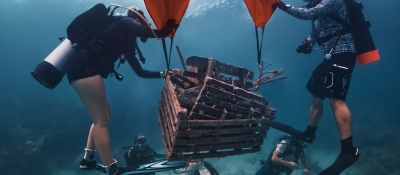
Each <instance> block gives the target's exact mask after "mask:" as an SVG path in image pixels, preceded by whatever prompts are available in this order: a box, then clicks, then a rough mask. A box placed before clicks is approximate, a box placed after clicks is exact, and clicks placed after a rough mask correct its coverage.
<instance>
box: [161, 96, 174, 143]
mask: <svg viewBox="0 0 400 175" xmlns="http://www.w3.org/2000/svg"><path fill="white" fill-rule="evenodd" d="M162 103H163V102H162V101H161V102H160V107H159V108H158V118H159V121H160V123H159V125H160V126H161V133H162V135H163V139H164V148H165V149H166V150H170V148H171V142H170V140H171V138H170V130H169V127H168V123H167V122H166V121H165V120H164V119H165V118H166V117H167V115H166V114H164V112H163V111H164V109H163V107H164V106H163V104H162Z"/></svg>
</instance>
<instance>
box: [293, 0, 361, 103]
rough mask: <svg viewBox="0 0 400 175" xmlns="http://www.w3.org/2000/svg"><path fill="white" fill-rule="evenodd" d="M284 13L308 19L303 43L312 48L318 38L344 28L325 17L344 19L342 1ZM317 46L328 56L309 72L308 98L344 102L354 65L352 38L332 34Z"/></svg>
mask: <svg viewBox="0 0 400 175" xmlns="http://www.w3.org/2000/svg"><path fill="white" fill-rule="evenodd" d="M287 13H289V14H290V15H292V16H294V17H296V18H299V19H304V20H312V30H311V33H310V35H309V37H308V39H307V40H308V41H310V42H311V43H312V44H313V45H314V44H315V43H316V42H317V40H318V38H321V37H324V36H327V35H330V34H332V33H333V32H335V31H336V32H337V31H340V30H342V29H343V28H344V26H342V25H341V24H340V23H338V22H336V21H334V20H332V19H331V18H330V17H328V16H327V15H328V14H333V15H336V16H338V17H340V18H342V19H347V12H346V5H345V3H344V2H343V0H322V1H321V2H320V3H318V4H317V5H316V6H314V7H311V8H296V7H292V6H291V7H289V8H288V9H287ZM347 21H348V20H347ZM348 22H349V21H348ZM336 42H337V43H336ZM319 44H320V45H321V49H322V51H323V54H324V55H326V54H329V53H330V54H331V55H332V57H331V58H330V59H323V61H322V63H321V64H320V65H318V67H317V68H316V69H315V70H314V71H313V75H312V76H311V78H310V80H309V81H308V83H307V89H308V91H309V92H310V93H311V94H312V95H314V96H317V97H320V98H322V99H324V98H325V97H327V98H333V99H339V100H343V101H345V100H346V96H347V91H348V89H349V85H350V78H351V74H352V73H353V68H354V66H355V63H356V49H355V46H354V40H353V36H352V34H351V33H350V32H349V33H346V34H343V35H341V36H338V35H336V37H332V38H331V39H330V40H328V41H324V42H322V43H321V42H320V43H319Z"/></svg>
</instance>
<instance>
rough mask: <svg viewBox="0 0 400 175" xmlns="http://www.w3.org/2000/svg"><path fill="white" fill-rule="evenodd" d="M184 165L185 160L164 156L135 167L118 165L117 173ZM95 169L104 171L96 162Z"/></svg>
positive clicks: (157, 169)
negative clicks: (172, 159) (171, 159)
mask: <svg viewBox="0 0 400 175" xmlns="http://www.w3.org/2000/svg"><path fill="white" fill-rule="evenodd" d="M185 166H186V161H168V160H167V159H166V158H163V159H160V160H157V161H155V162H152V163H148V164H144V165H139V166H135V167H119V171H118V173H117V175H131V174H143V173H153V172H160V171H168V170H174V169H178V168H184V167H185ZM96 169H97V170H99V171H101V172H104V173H105V169H104V168H103V166H102V165H101V164H97V168H96Z"/></svg>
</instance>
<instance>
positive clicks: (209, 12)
mask: <svg viewBox="0 0 400 175" xmlns="http://www.w3.org/2000/svg"><path fill="white" fill-rule="evenodd" d="M360 1H361V2H362V3H363V4H364V7H365V8H364V14H365V16H366V18H367V19H369V20H370V21H371V24H372V27H371V28H370V31H371V33H372V36H373V39H374V41H375V45H376V47H377V48H378V49H379V53H380V56H381V60H380V61H378V62H375V63H371V64H368V65H364V66H358V65H357V66H356V68H355V71H354V73H353V77H352V80H351V86H350V91H349V95H348V97H347V104H348V106H349V108H350V110H351V112H352V115H353V138H354V145H355V146H357V147H358V148H359V150H360V153H361V158H360V159H359V160H358V162H357V163H355V164H354V165H353V166H352V167H350V168H349V170H348V171H346V173H347V174H361V173H362V174H363V175H366V174H368V175H369V174H393V175H394V174H400V168H398V165H400V159H399V155H400V151H399V149H398V148H399V147H400V136H399V135H398V133H399V132H400V129H399V127H398V126H399V124H400V119H399V117H398V116H400V109H399V106H400V101H399V98H400V90H399V89H400V71H399V66H400V59H399V48H400V35H399V34H398V31H399V29H400V23H399V22H398V19H397V18H398V17H399V16H400V12H399V11H398V6H399V5H400V1H397V0H387V1H382V2H381V1H379V2H378V1H373V0H360ZM285 2H286V3H290V4H292V5H294V6H301V5H304V2H303V1H300V0H286V1H285ZM96 3H97V1H93V0H85V1H81V0H51V1H50V0H35V1H33V0H7V1H5V0H1V1H0V9H1V10H0V48H1V49H0V60H1V64H0V96H1V98H0V133H1V134H0V174H13V175H19V174H38V175H39V174H40V175H47V174H71V175H74V174H96V172H81V171H79V170H78V168H77V163H78V161H79V160H80V158H81V157H82V153H83V149H84V147H85V145H86V139H87V133H88V131H89V127H90V124H91V120H90V118H89V117H88V114H87V112H86V111H85V109H84V107H83V106H82V104H81V102H80V100H79V98H78V96H77V95H76V93H75V92H74V90H73V89H72V88H71V86H70V85H69V84H68V82H67V80H66V78H64V80H63V81H62V82H61V83H60V84H59V85H58V86H57V87H56V88H55V89H54V90H49V89H46V88H44V87H43V86H42V85H40V84H39V83H38V82H37V81H36V80H34V79H33V78H32V76H31V75H30V71H31V70H33V68H34V67H35V66H36V65H37V64H38V63H39V62H41V61H42V60H43V59H44V58H45V57H46V56H47V55H48V54H49V53H50V52H51V51H52V50H53V49H54V48H55V47H56V46H57V45H58V44H59V43H60V41H59V40H58V38H59V37H62V36H66V32H65V30H66V27H67V26H68V24H69V23H70V22H71V20H73V19H74V17H76V16H77V15H79V14H80V13H82V12H83V11H85V10H86V9H88V8H90V7H91V6H93V5H94V4H96ZM102 3H104V4H110V3H117V4H121V5H126V6H131V5H135V6H137V7H139V8H140V9H145V6H144V3H143V1H142V0H134V1H132V0H131V1H127V0H115V1H108V0H107V1H102ZM120 12H123V11H120ZM145 14H146V16H147V18H148V19H150V17H149V15H148V13H147V12H145ZM310 29H311V25H310V21H302V20H297V19H295V18H293V17H291V16H289V15H288V14H286V13H284V12H282V11H279V10H277V11H276V12H275V13H274V15H273V16H272V17H271V19H270V21H269V22H268V24H267V25H266V27H265V35H264V40H263V42H264V44H263V48H262V60H263V61H266V62H268V63H272V66H271V67H270V69H271V70H273V69H283V70H285V73H284V74H285V75H286V76H287V77H288V78H287V79H285V80H281V81H278V82H274V83H271V84H268V85H263V86H261V88H260V92H261V94H262V95H263V96H264V97H265V98H267V99H268V100H269V101H270V103H271V105H272V106H273V107H274V108H275V109H276V110H277V113H276V117H277V120H279V121H281V122H284V123H287V124H290V125H292V126H294V127H296V128H300V129H305V127H306V125H307V121H308V111H309V106H310V102H311V95H310V94H309V93H308V91H307V90H306V88H305V85H306V83H307V81H308V78H309V76H310V75H311V72H312V71H313V69H314V68H315V66H316V65H318V64H319V63H320V61H321V59H322V56H323V55H322V53H321V52H315V53H312V54H310V55H300V54H297V53H296V52H295V48H296V47H297V46H298V45H300V44H301V42H302V40H303V39H305V38H306V37H307V36H308V34H309V31H310ZM255 38H256V37H255V31H254V23H253V21H252V19H251V17H250V15H249V13H248V11H247V9H246V7H245V6H244V4H243V2H242V1H233V0H225V1H221V0H217V1H215V0H197V1H195V0H192V2H191V3H190V5H189V8H188V9H187V12H186V14H185V17H184V18H183V20H182V23H181V25H180V27H179V29H178V31H177V33H176V35H175V39H174V44H175V45H179V47H180V49H181V51H182V54H183V56H184V57H187V56H190V55H197V56H203V57H209V58H215V59H217V60H219V61H221V62H226V63H230V64H233V65H236V66H242V67H245V68H247V69H250V70H252V71H255V72H257V54H256V39H255ZM168 41H169V40H168ZM175 45H174V47H175ZM139 46H140V47H141V49H142V52H143V54H144V55H145V57H146V58H147V62H146V64H145V65H143V67H144V68H145V69H148V70H157V71H163V70H165V69H166V65H165V60H164V55H163V51H162V45H161V42H160V41H157V40H149V41H148V42H147V43H146V44H140V45H139ZM171 67H172V68H180V69H182V66H181V64H180V61H179V58H178V54H177V53H176V51H175V49H174V50H173V54H172V60H171ZM119 73H121V74H122V75H124V77H125V79H124V80H123V81H122V82H119V81H117V80H116V79H114V78H113V77H111V78H108V79H106V80H105V84H106V90H107V97H108V98H109V101H110V104H111V108H112V112H113V114H112V117H111V122H110V126H109V127H110V137H111V146H112V149H113V155H114V157H115V158H116V159H118V160H119V161H120V162H121V165H124V161H123V153H124V152H125V151H126V150H123V149H120V147H122V146H128V145H130V144H131V142H132V140H133V137H134V135H136V134H138V133H142V134H144V135H146V137H147V138H148V143H149V144H150V145H152V147H154V148H155V149H156V150H157V151H158V152H163V147H162V144H163V141H162V135H161V131H160V128H159V126H158V117H157V107H158V105H159V100H160V93H161V88H162V85H163V80H162V79H159V80H157V79H151V80H147V79H142V78H139V77H138V76H137V75H136V74H134V72H133V71H132V70H131V68H130V67H129V66H128V65H127V64H126V65H123V66H122V67H121V68H120V70H119ZM324 107H325V110H324V116H323V118H322V120H321V122H320V123H319V128H318V130H317V140H316V141H315V142H314V143H313V144H311V145H309V148H308V150H309V152H310V156H311V157H313V163H315V162H320V163H319V165H320V166H321V167H326V166H327V165H329V164H330V163H332V162H333V161H334V159H335V158H336V155H337V154H338V152H339V151H340V142H339V141H340V137H339V133H338V130H337V126H336V123H335V120H334V117H333V114H332V110H331V109H330V106H329V103H328V101H327V100H326V101H325V106H324ZM269 133H270V135H268V136H267V138H266V139H265V141H264V146H263V150H262V151H261V152H260V153H258V154H250V155H243V157H245V159H244V158H243V157H241V156H233V157H229V158H225V159H215V160H214V159H211V160H210V162H212V163H214V165H215V167H216V169H217V170H218V171H220V174H232V175H233V174H238V175H241V174H253V173H255V171H256V170H257V169H258V168H260V166H258V165H256V163H257V161H258V159H261V158H266V157H265V155H268V154H269V152H270V151H271V149H272V145H273V144H274V143H276V139H277V137H278V136H279V135H281V134H282V133H279V132H277V131H273V130H272V129H271V130H270V131H269ZM41 138H42V139H41ZM38 144H39V145H40V147H39V146H38ZM263 156H264V157H263ZM98 160H100V159H99V158H98ZM237 162H242V164H240V165H242V166H243V167H240V166H239V167H238V166H233V164H234V163H237ZM324 162H326V163H325V164H324ZM360 172H361V173H360ZM313 173H316V172H315V171H314V172H313V171H311V174H313ZM344 174H345V173H344Z"/></svg>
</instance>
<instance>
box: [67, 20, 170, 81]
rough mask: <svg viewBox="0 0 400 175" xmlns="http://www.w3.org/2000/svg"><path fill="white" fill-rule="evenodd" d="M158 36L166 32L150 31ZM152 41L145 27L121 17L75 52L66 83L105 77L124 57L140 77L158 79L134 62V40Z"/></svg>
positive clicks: (154, 74)
mask: <svg viewBox="0 0 400 175" xmlns="http://www.w3.org/2000/svg"><path fill="white" fill-rule="evenodd" d="M153 31H154V32H155V33H156V35H157V36H158V37H166V36H168V34H169V32H170V29H163V30H153ZM138 37H144V38H154V37H155V36H154V35H153V33H152V31H151V30H150V29H149V28H148V27H147V26H142V25H140V24H137V23H136V22H135V21H134V19H132V18H129V17H124V18H122V19H118V20H116V21H115V22H113V23H111V24H110V25H109V26H107V28H106V29H104V30H103V31H101V32H99V34H97V35H96V36H95V37H94V38H93V39H92V40H91V41H90V42H89V43H88V45H87V46H86V48H85V49H82V50H80V51H79V52H78V53H77V56H76V58H77V59H74V60H73V61H72V63H71V66H70V68H71V69H70V71H68V80H69V81H70V83H71V82H72V81H74V80H78V79H81V78H87V77H90V76H94V75H101V76H102V77H103V78H106V77H107V75H108V74H109V73H110V72H111V71H112V70H114V63H115V62H116V61H117V60H118V59H119V58H120V57H121V55H124V56H125V59H126V60H127V61H128V63H129V65H130V66H131V67H132V69H133V70H134V71H135V73H136V74H137V75H138V76H139V77H142V78H160V72H154V71H148V70H144V69H143V68H142V66H141V65H140V63H139V61H138V60H137V58H136V56H135V54H136V45H137V43H136V38H138Z"/></svg>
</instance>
